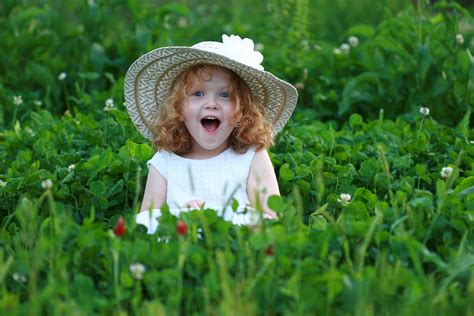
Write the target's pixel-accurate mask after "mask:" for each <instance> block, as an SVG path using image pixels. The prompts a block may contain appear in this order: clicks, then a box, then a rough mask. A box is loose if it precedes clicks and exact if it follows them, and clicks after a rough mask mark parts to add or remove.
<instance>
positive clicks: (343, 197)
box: [337, 193, 352, 205]
mask: <svg viewBox="0 0 474 316" xmlns="http://www.w3.org/2000/svg"><path fill="white" fill-rule="evenodd" d="M351 200H352V196H351V195H350V194H349V193H341V194H340V195H339V199H337V201H338V202H339V203H341V204H342V205H347V204H349V203H350V202H351Z"/></svg>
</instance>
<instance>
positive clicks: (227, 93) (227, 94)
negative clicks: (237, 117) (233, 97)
mask: <svg viewBox="0 0 474 316" xmlns="http://www.w3.org/2000/svg"><path fill="white" fill-rule="evenodd" d="M219 96H220V97H223V98H228V97H229V92H227V91H226V92H221V93H219Z"/></svg>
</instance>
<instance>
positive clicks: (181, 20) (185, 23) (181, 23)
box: [177, 16, 188, 28]
mask: <svg viewBox="0 0 474 316" xmlns="http://www.w3.org/2000/svg"><path fill="white" fill-rule="evenodd" d="M177 24H178V26H179V27H180V28H185V27H186V26H188V20H187V19H186V18H185V17H184V16H182V17H180V18H179V19H178V22H177Z"/></svg>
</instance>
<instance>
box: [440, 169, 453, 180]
mask: <svg viewBox="0 0 474 316" xmlns="http://www.w3.org/2000/svg"><path fill="white" fill-rule="evenodd" d="M452 174H453V168H451V167H443V168H442V169H441V176H442V177H443V178H445V179H447V178H449V177H450V176H451V175H452Z"/></svg>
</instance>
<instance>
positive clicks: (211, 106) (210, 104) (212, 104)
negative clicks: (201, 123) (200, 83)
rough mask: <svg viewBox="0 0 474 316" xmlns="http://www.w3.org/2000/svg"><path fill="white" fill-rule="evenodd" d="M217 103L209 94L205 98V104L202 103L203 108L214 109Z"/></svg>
mask: <svg viewBox="0 0 474 316" xmlns="http://www.w3.org/2000/svg"><path fill="white" fill-rule="evenodd" d="M218 106H219V105H218V104H217V100H216V98H215V97H214V96H210V97H209V98H208V99H207V100H206V104H205V105H204V108H205V109H206V110H216V109H217V108H218Z"/></svg>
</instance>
